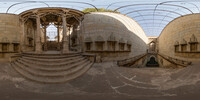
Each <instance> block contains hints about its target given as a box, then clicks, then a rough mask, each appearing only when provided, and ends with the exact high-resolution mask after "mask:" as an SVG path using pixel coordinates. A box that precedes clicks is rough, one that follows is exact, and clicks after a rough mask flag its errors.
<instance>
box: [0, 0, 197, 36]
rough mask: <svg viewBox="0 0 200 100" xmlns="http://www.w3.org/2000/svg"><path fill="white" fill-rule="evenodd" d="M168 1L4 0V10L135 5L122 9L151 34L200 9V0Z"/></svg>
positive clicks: (1, 3) (158, 32)
mask: <svg viewBox="0 0 200 100" xmlns="http://www.w3.org/2000/svg"><path fill="white" fill-rule="evenodd" d="M27 1H29V2H27ZM34 1H36V2H34ZM166 1H167V0H0V5H1V6H0V13H6V11H7V10H8V8H9V7H10V6H11V5H13V4H16V5H15V6H12V7H11V8H10V9H9V11H8V13H14V14H19V13H21V12H23V11H26V10H28V9H33V8H41V7H48V6H49V7H65V8H73V9H77V10H83V9H84V8H92V6H90V5H88V4H86V3H90V4H92V5H95V6H96V7H97V8H107V7H108V6H109V5H110V6H109V8H108V9H113V10H114V9H116V8H119V7H122V6H127V5H132V6H129V7H124V8H121V9H120V10H119V11H120V12H121V13H122V14H127V16H130V17H132V18H133V19H134V20H136V21H137V22H138V23H139V24H140V25H141V27H142V28H143V29H144V31H145V33H146V34H147V36H159V34H160V33H161V31H162V30H163V28H164V27H165V26H166V25H167V24H168V23H169V22H170V21H172V20H174V19H175V18H177V17H180V16H183V15H187V14H191V13H200V10H199V9H200V0H176V1H175V2H166ZM171 1H174V0H171ZM81 2H84V3H85V4H83V3H81ZM159 3H162V4H161V5H158V6H157V8H156V9H157V10H156V11H155V12H154V9H155V7H156V4H159ZM47 5H48V6H47ZM131 12H132V13H131Z"/></svg>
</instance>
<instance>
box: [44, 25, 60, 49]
mask: <svg viewBox="0 0 200 100" xmlns="http://www.w3.org/2000/svg"><path fill="white" fill-rule="evenodd" d="M46 31H47V32H46V46H47V47H46V51H58V50H60V37H61V36H60V34H58V31H59V29H58V27H56V26H55V24H54V23H50V24H49V26H48V27H47V29H46Z"/></svg>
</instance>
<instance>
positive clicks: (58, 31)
mask: <svg viewBox="0 0 200 100" xmlns="http://www.w3.org/2000/svg"><path fill="white" fill-rule="evenodd" d="M57 34H58V48H57V49H58V50H60V27H59V25H58V26H57Z"/></svg>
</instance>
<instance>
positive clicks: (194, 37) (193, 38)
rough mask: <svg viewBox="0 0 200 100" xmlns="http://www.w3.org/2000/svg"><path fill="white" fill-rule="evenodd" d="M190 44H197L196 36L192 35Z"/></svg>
mask: <svg viewBox="0 0 200 100" xmlns="http://www.w3.org/2000/svg"><path fill="white" fill-rule="evenodd" d="M190 43H198V41H197V38H196V36H195V35H194V34H193V35H192V37H191V38H190Z"/></svg>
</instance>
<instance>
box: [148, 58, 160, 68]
mask: <svg viewBox="0 0 200 100" xmlns="http://www.w3.org/2000/svg"><path fill="white" fill-rule="evenodd" d="M146 66H147V67H159V64H158V62H157V61H156V58H155V57H150V59H149V61H148V62H147V64H146Z"/></svg>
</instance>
